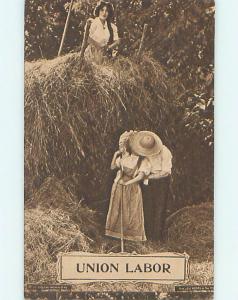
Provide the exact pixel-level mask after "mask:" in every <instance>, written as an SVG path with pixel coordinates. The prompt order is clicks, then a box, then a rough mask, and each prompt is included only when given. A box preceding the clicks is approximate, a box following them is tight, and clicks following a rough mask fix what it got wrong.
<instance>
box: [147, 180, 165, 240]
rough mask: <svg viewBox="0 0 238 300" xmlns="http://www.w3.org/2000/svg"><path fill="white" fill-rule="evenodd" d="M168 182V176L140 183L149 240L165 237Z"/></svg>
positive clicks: (163, 238)
mask: <svg viewBox="0 0 238 300" xmlns="http://www.w3.org/2000/svg"><path fill="white" fill-rule="evenodd" d="M169 184H170V176H168V177H165V178H161V179H158V180H149V185H142V194H143V207H144V216H145V232H146V236H147V238H148V239H149V240H154V241H163V240H165V238H166V232H165V221H166V209H167V202H168V195H169Z"/></svg>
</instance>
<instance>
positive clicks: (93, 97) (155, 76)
mask: <svg viewBox="0 0 238 300" xmlns="http://www.w3.org/2000/svg"><path fill="white" fill-rule="evenodd" d="M214 24H215V3H214V1H213V0H192V1H191V0H144V1H143V0H136V1H135V0H111V1H95V0H50V1H41V0H26V1H25V74H24V77H25V88H24V90H25V92H24V97H25V101H24V125H25V131H24V132H25V133H24V167H25V181H24V182H25V185H24V189H25V206H24V207H25V209H24V216H25V217H24V257H25V260H24V278H25V279H24V283H25V285H24V294H25V295H24V296H25V299H28V300H29V299H38V300H43V299H44V300H46V299H57V300H59V299H61V300H63V299H65V300H66V299H70V300H72V299H85V300H86V299H87V300H90V299H94V300H99V299H101V300H106V299H108V300H114V299H117V300H126V299H128V300H136V299H138V300H139V299H140V300H141V299H148V300H150V299H151V300H152V299H155V300H157V299H165V300H175V299H179V300H186V299H206V300H211V299H213V284H214V279H213V255H214V235H213V228H214V219H213V212H214V193H213V177H214V176H213V175H214V162H213V158H214V27H215V26H214Z"/></svg>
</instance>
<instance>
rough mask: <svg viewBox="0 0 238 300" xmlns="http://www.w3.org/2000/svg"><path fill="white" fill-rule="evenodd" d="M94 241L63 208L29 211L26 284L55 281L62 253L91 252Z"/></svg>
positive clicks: (26, 225) (27, 210)
mask: <svg viewBox="0 0 238 300" xmlns="http://www.w3.org/2000/svg"><path fill="white" fill-rule="evenodd" d="M93 244H94V241H93V240H92V239H90V238H89V237H88V236H87V235H85V234H84V233H83V232H82V229H81V228H80V226H79V225H78V224H76V223H74V222H73V221H72V220H71V219H70V218H69V216H68V215H67V214H65V212H63V211H62V210H60V209H40V208H34V209H26V210H25V283H29V282H42V281H45V282H48V283H49V282H55V280H56V256H57V254H58V253H59V252H68V251H90V250H92V249H93Z"/></svg>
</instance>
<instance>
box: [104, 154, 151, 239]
mask: <svg viewBox="0 0 238 300" xmlns="http://www.w3.org/2000/svg"><path fill="white" fill-rule="evenodd" d="M117 164H118V166H120V168H121V173H120V174H121V176H117V178H116V179H115V181H114V184H113V186H112V192H111V199H110V205H109V211H108V215H107V221H106V235H108V236H112V237H115V238H121V236H122V230H123V237H124V239H127V240H133V241H145V240H146V235H145V229H144V214H143V200H142V193H141V188H140V185H139V183H134V184H130V185H128V186H124V185H121V184H119V183H118V181H119V180H120V178H122V179H123V180H124V181H125V182H126V181H128V180H131V179H132V178H133V177H134V176H135V174H136V171H137V164H138V156H127V157H125V158H121V159H118V160H117Z"/></svg>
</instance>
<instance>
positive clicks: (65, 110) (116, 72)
mask: <svg viewBox="0 0 238 300" xmlns="http://www.w3.org/2000/svg"><path fill="white" fill-rule="evenodd" d="M79 66H80V61H79V55H78V54H68V55H66V56H63V57H59V58H56V59H54V60H50V61H46V60H43V61H38V62H31V63H28V62H27V63H26V65H25V174H26V178H27V180H28V183H29V182H30V181H31V186H32V189H31V190H30V189H29V188H28V187H27V189H26V197H30V196H31V193H32V192H34V190H36V189H37V188H39V186H40V185H41V184H42V183H43V182H44V180H45V179H46V178H47V177H48V176H55V177H57V178H59V179H60V180H62V179H65V178H68V182H70V183H71V185H73V188H74V193H75V194H76V196H77V198H78V199H80V198H81V197H84V198H85V199H86V200H87V201H88V203H90V202H92V201H95V200H105V199H108V196H109V193H110V188H111V180H112V178H113V176H112V174H111V173H110V161H111V158H112V155H113V152H114V151H115V150H117V142H118V138H119V136H120V134H121V133H122V132H123V131H124V130H128V129H137V130H153V131H155V132H157V133H159V134H160V135H161V138H162V139H163V141H164V142H165V143H167V144H168V142H167V141H170V140H171V132H169V128H170V126H169V122H171V118H169V115H170V110H171V106H172V100H173V96H172V93H171V88H170V85H169V83H168V80H167V77H166V73H165V71H164V70H163V69H162V67H161V66H160V64H159V63H158V62H156V61H154V60H153V59H151V58H150V57H149V56H146V55H144V56H143V58H142V59H141V61H140V63H138V62H136V61H134V60H133V59H129V58H119V59H118V60H116V61H115V62H111V63H110V64H105V65H103V66H96V65H92V64H84V65H83V68H82V69H81V70H80V68H79ZM165 128H166V130H165ZM168 137H169V138H168Z"/></svg>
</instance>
